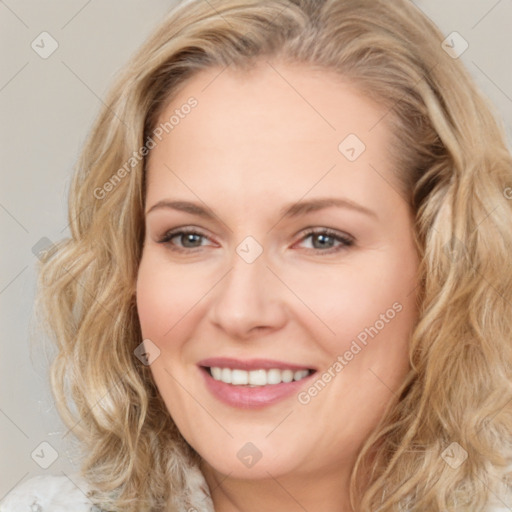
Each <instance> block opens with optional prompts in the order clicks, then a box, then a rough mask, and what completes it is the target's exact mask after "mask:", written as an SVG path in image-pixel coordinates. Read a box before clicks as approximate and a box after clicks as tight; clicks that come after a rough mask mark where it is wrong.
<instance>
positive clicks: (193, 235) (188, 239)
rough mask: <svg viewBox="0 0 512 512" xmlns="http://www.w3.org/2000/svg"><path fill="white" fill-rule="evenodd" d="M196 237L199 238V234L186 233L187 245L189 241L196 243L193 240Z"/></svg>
mask: <svg viewBox="0 0 512 512" xmlns="http://www.w3.org/2000/svg"><path fill="white" fill-rule="evenodd" d="M194 237H196V238H198V237H199V235H195V234H194V233H188V234H186V235H185V245H187V243H188V242H191V243H192V244H193V243H194V240H193V238H194ZM196 241H197V240H196Z"/></svg>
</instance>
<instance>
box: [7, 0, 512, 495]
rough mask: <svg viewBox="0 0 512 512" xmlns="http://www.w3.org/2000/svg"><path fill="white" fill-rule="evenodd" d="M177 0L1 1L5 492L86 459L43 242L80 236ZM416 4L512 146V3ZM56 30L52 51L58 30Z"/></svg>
mask: <svg viewBox="0 0 512 512" xmlns="http://www.w3.org/2000/svg"><path fill="white" fill-rule="evenodd" d="M205 1H206V0H205ZM174 3H175V2H173V1H172V0H144V1H143V0H108V1H105V0H104V1H99V0H88V1H87V0H58V1H57V0H55V1H44V0H38V1H35V0H33V1H28V0H3V1H0V38H1V40H0V48H2V65H1V67H0V115H1V123H0V130H1V138H0V140H1V143H0V151H1V160H0V161H1V186H0V226H1V229H2V250H1V253H0V254H1V259H0V262H1V267H0V315H1V316H0V322H1V324H0V325H1V329H2V330H1V332H2V338H1V344H0V350H1V352H0V365H1V366H0V376H1V386H0V436H1V438H0V447H1V448H0V500H1V499H2V498H3V497H4V496H5V494H7V493H8V492H9V490H10V489H11V488H12V487H14V486H15V485H17V483H19V482H21V481H24V480H26V479H28V478H30V477H32V476H35V475H37V474H45V473H51V474H61V472H62V471H64V472H66V473H67V474H69V473H70V472H73V471H76V469H77V460H76V456H75V454H74V453H75V452H74V451H73V443H72V435H66V436H64V434H66V432H67V429H66V427H64V425H63V424H62V422H61V421H60V419H59V417H58V415H57V413H56V411H55V407H54V405H53V400H52V398H51V394H50V392H49V386H48V374H47V363H46V361H45V359H44V357H43V355H42V354H40V353H39V352H38V351H37V350H36V351H35V352H34V353H33V356H32V358H31V355H30V350H29V349H30V347H29V326H30V319H31V317H32V314H33V301H34V290H35V279H36V273H35V263H36V261H37V259H36V256H35V255H34V251H35V250H34V246H36V247H39V246H41V245H43V246H44V244H45V243H47V240H50V241H57V240H59V239H61V238H63V237H66V236H68V234H69V231H68V227H67V224H68V221H67V211H66V208H67V204H66V203H67V192H68V187H69V183H70V177H71V174H72V170H73V167H74V165H75V163H76V159H77V155H78V152H79V149H80V147H81V145H82V144H83V142H84V139H85V137H86V134H87V132H88V130H89V128H90V126H91V124H92V122H93V119H94V118H95V116H96V115H97V113H98V111H99V109H100V107H101V106H102V101H103V99H102V98H104V97H105V93H106V91H107V89H108V86H109V84H110V82H111V79H112V77H113V74H114V73H115V72H116V71H117V70H118V69H119V68H120V67H121V66H122V65H123V64H124V63H125V62H126V61H127V60H128V59H129V57H130V55H131V54H132V53H133V52H134V51H135V50H136V48H137V47H138V46H139V45H140V44H141V43H142V42H143V41H144V40H145V38H146V37H147V36H148V35H149V33H150V32H151V31H152V29H153V28H154V27H155V26H156V25H157V24H158V23H159V21H160V20H161V19H162V17H163V16H164V15H165V13H166V12H167V11H168V10H169V9H170V8H171V7H172V6H173V5H174ZM415 3H416V5H418V6H419V7H420V8H421V9H422V10H423V11H424V12H425V13H426V14H427V15H428V16H429V17H430V18H432V19H433V20H434V22H435V23H437V25H438V26H439V27H440V28H441V30H442V32H443V33H444V34H445V35H446V36H448V35H449V34H451V33H453V32H454V31H456V32H458V33H459V34H460V35H461V36H462V37H463V38H464V40H465V41H467V43H468V44H469V47H468V49H467V50H466V51H465V52H464V53H463V54H462V56H461V57H460V58H461V59H462V61H463V62H464V63H465V64H466V65H467V67H468V69H469V71H470V72H471V74H472V75H473V76H474V78H475V80H476V82H477V84H478V85H479V87H480V88H481V89H482V90H483V92H484V93H485V94H486V95H487V96H488V98H489V99H490V100H491V102H492V104H493V105H494V106H495V110H496V115H498V116H499V117H500V118H501V119H502V121H503V122H504V123H505V126H506V130H507V136H508V141H509V145H510V143H511V141H512V72H511V69H512V31H511V30H510V27H511V22H512V2H511V1H510V0H499V1H498V0H415ZM42 32H47V33H48V34H50V36H51V37H52V38H53V39H54V40H55V41H56V42H57V44H58V48H57V50H56V51H55V52H54V53H53V54H52V55H50V56H49V57H48V58H42V57H41V56H40V53H37V52H36V51H35V50H34V49H33V47H32V43H33V41H36V43H35V44H37V42H38V41H40V34H41V33H42ZM44 37H46V38H47V39H45V41H46V43H45V44H44V46H45V49H46V50H45V51H48V50H49V49H50V48H51V46H50V44H51V40H50V39H48V36H44ZM441 43H442V41H440V42H439V44H441ZM53 44H55V43H53ZM41 46H43V45H42V44H41V43H39V52H42V51H43V48H41ZM36 48H37V46H36ZM41 240H42V241H41ZM45 240H46V241H45ZM38 244H39V245H38ZM36 339H37V338H36ZM41 443H43V444H41ZM50 463H51V464H50ZM48 464H50V465H49V466H48V467H47V468H46V469H45V468H44V467H43V466H45V465H48Z"/></svg>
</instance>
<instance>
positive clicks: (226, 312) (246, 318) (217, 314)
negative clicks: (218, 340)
mask: <svg viewBox="0 0 512 512" xmlns="http://www.w3.org/2000/svg"><path fill="white" fill-rule="evenodd" d="M251 238H252V237H247V238H246V239H244V241H242V242H241V243H240V244H239V245H238V246H237V248H236V250H235V252H234V254H233V257H232V259H231V269H230V270H229V272H228V273H227V275H226V276H225V277H224V279H222V282H221V283H219V287H218V291H217V293H216V294H215V299H214V301H213V304H212V306H211V315H210V316H211V319H212V321H213V322H214V323H215V324H217V325H218V326H220V327H222V328H223V329H224V330H226V331H229V332H230V334H231V335H233V336H236V337H243V336H245V335H246V334H248V333H249V331H251V330H252V329H253V328H255V327H276V326H277V325H278V324H279V323H280V322H282V321H283V320H284V310H283V303H282V300H281V293H280V292H279V290H278V287H279V283H278V280H277V279H276V277H275V276H274V275H273V274H272V272H271V271H270V270H269V268H267V265H268V264H269V261H268V258H267V253H266V251H264V250H263V247H262V246H261V245H260V244H259V243H258V242H257V241H256V240H255V239H251ZM281 286H282V285H281Z"/></svg>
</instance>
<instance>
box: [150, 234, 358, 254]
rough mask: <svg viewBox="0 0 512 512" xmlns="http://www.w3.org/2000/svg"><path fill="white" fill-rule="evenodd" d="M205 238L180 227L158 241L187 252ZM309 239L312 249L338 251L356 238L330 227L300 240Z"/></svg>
mask: <svg viewBox="0 0 512 512" xmlns="http://www.w3.org/2000/svg"><path fill="white" fill-rule="evenodd" d="M174 239H177V240H179V241H180V243H179V244H176V243H174V242H172V240H174ZM203 239H204V240H208V237H207V236H206V235H203V234H202V233H200V232H198V231H194V230H192V229H180V230H178V231H169V232H167V233H165V234H164V235H163V237H162V238H160V239H159V240H158V242H159V243H161V244H170V245H171V249H172V250H175V251H181V252H186V251H187V249H198V248H200V247H201V246H202V245H204V244H202V243H201V242H202V240H203ZM307 239H311V240H312V245H313V247H312V248H310V250H313V251H319V252H323V253H330V252H337V251H339V250H342V249H344V248H346V247H350V246H351V245H353V244H354V239H353V238H352V237H350V236H349V235H345V234H343V233H340V232H338V231H333V230H330V229H318V230H309V231H307V232H306V233H305V234H304V235H303V236H302V238H301V239H300V242H304V241H305V240H307ZM336 243H337V245H336V246H335V245H334V244H336ZM210 245H211V244H210Z"/></svg>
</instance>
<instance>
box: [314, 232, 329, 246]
mask: <svg viewBox="0 0 512 512" xmlns="http://www.w3.org/2000/svg"><path fill="white" fill-rule="evenodd" d="M329 238H331V237H330V236H329V235H323V234H319V235H317V236H316V239H317V240H321V241H323V242H325V240H326V239H329ZM323 242H322V244H321V245H320V247H325V246H326V245H329V244H324V243H323Z"/></svg>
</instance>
